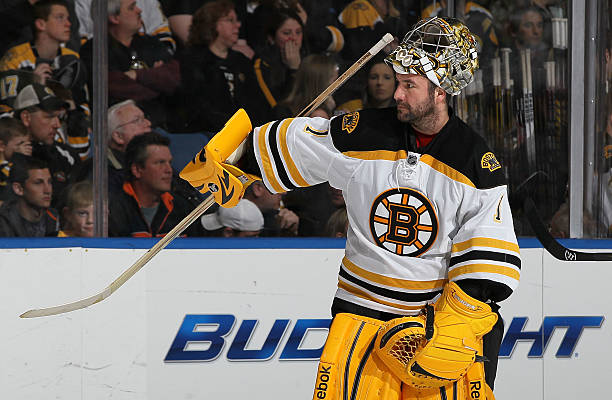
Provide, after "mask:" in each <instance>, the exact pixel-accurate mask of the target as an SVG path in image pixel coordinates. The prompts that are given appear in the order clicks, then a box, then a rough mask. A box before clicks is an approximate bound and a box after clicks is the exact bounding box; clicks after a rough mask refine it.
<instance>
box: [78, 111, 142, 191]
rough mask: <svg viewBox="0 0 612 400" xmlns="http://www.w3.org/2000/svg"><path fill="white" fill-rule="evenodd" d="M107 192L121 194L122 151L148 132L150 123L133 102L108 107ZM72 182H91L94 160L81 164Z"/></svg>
mask: <svg viewBox="0 0 612 400" xmlns="http://www.w3.org/2000/svg"><path fill="white" fill-rule="evenodd" d="M106 115H107V128H108V139H107V141H108V150H107V154H106V156H107V158H108V163H107V165H108V190H109V192H110V193H114V192H121V191H122V186H123V180H124V178H125V149H126V148H127V145H128V143H129V142H130V140H132V139H133V138H134V137H136V136H139V135H143V134H145V133H150V132H151V121H149V120H148V119H147V118H146V117H145V115H144V112H143V111H142V110H141V109H140V108H139V107H138V106H137V105H136V103H135V102H134V101H133V100H124V101H122V102H121V103H117V104H113V105H112V106H110V107H109V108H108V111H107V113H106ZM72 178H73V181H74V182H79V181H82V180H92V179H93V160H92V159H89V160H87V161H85V162H84V163H83V165H82V166H81V168H80V169H79V171H78V172H76V173H75V174H74V175H73V177H72Z"/></svg>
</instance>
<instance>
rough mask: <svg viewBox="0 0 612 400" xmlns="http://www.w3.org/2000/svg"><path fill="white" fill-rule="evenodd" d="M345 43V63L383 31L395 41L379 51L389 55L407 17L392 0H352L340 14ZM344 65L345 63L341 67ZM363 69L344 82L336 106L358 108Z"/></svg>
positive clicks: (341, 108) (350, 62)
mask: <svg viewBox="0 0 612 400" xmlns="http://www.w3.org/2000/svg"><path fill="white" fill-rule="evenodd" d="M338 20H339V21H340V23H341V28H342V33H343V35H344V38H345V46H344V49H343V50H342V53H341V55H342V57H343V59H344V60H345V61H346V63H347V66H348V65H351V64H352V63H354V62H355V61H357V60H358V59H359V58H360V57H361V56H362V55H363V54H364V53H365V52H366V51H368V50H369V49H370V47H372V46H373V45H374V44H375V43H376V42H378V41H379V40H380V39H381V37H382V36H383V35H384V34H386V33H391V34H392V35H393V36H394V37H395V40H394V41H393V42H391V43H390V44H388V45H387V46H386V47H385V48H384V49H383V50H382V52H381V53H383V54H385V55H386V54H388V53H389V52H390V51H391V49H393V48H395V47H396V46H397V44H398V42H397V40H398V38H399V39H401V35H403V34H404V33H405V32H406V31H407V26H406V23H407V21H409V19H408V18H405V17H400V13H399V10H398V9H397V7H396V6H395V2H394V1H390V0H354V1H352V2H350V3H349V4H348V5H347V6H346V7H344V9H343V10H342V12H341V13H340V15H339V16H338ZM342 67H346V66H342ZM365 79H366V78H365V71H363V70H362V71H358V72H357V74H356V75H355V77H353V79H352V80H350V81H349V82H347V84H346V85H343V87H342V88H340V89H339V90H338V92H337V93H336V102H337V103H338V109H339V110H342V111H344V112H351V111H356V110H358V109H359V108H360V106H361V105H362V104H363V103H362V96H363V85H362V82H364V81H365Z"/></svg>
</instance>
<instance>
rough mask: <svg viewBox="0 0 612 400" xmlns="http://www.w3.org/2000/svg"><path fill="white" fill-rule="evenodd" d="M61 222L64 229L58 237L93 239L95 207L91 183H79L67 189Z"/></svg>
mask: <svg viewBox="0 0 612 400" xmlns="http://www.w3.org/2000/svg"><path fill="white" fill-rule="evenodd" d="M61 222H62V227H63V229H62V230H61V231H59V233H58V234H57V236H58V237H68V236H78V237H93V235H94V206H93V187H92V185H91V182H89V181H83V182H78V183H75V184H74V185H71V186H70V187H69V188H68V189H67V195H66V206H65V207H64V208H63V210H62V218H61Z"/></svg>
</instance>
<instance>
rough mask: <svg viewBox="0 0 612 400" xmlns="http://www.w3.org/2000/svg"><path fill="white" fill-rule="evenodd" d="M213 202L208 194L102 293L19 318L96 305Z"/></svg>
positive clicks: (38, 310)
mask: <svg viewBox="0 0 612 400" xmlns="http://www.w3.org/2000/svg"><path fill="white" fill-rule="evenodd" d="M214 202H215V199H214V197H213V196H212V195H211V194H210V192H208V194H207V197H206V198H205V199H204V201H203V202H202V203H200V205H199V206H197V207H196V208H195V209H194V210H193V211H192V212H190V213H189V215H187V216H186V217H185V218H184V219H183V220H182V221H181V222H179V223H178V224H177V225H176V226H175V227H174V228H172V230H171V231H170V232H168V233H167V234H166V235H165V236H164V237H163V238H162V239H161V240H160V241H159V242H157V243H156V244H155V246H153V247H151V248H150V249H149V250H148V251H147V252H146V253H145V254H143V255H142V256H141V257H140V258H139V259H138V260H137V261H136V262H135V263H134V264H133V265H132V266H131V267H130V268H128V269H127V270H125V271H124V272H123V273H122V274H121V275H119V277H118V278H117V279H115V280H114V281H113V282H112V283H111V284H110V285H108V286H107V287H106V288H105V289H104V290H103V291H101V292H100V293H98V294H95V295H93V296H91V297H88V298H86V299H83V300H79V301H75V302H73V303H68V304H64V305H61V306H56V307H49V308H41V309H35V310H30V311H26V312H24V313H23V314H21V315H20V317H21V318H34V317H45V316H48V315H55V314H63V313H67V312H70V311H75V310H80V309H81V308H85V307H89V306H91V305H92V304H96V303H98V302H100V301H102V300H104V299H105V298H107V297H108V296H110V295H111V294H113V293H114V292H115V291H116V290H117V289H119V288H120V287H121V286H122V285H123V284H124V283H125V282H127V280H128V279H130V278H131V277H132V276H134V274H135V273H136V272H138V271H140V269H141V268H142V267H144V266H145V264H146V263H148V262H149V261H150V260H151V259H152V258H153V257H155V255H157V253H159V252H160V251H161V250H162V249H163V248H165V247H166V246H167V245H168V244H169V243H170V242H171V241H172V240H174V239H175V238H176V237H177V236H178V235H180V234H181V233H182V232H183V231H184V230H185V229H187V227H188V226H189V225H191V224H192V223H193V221H195V220H196V219H198V218H199V217H200V216H201V215H202V214H204V212H205V211H206V210H208V208H209V207H210V206H212V205H213V203H214Z"/></svg>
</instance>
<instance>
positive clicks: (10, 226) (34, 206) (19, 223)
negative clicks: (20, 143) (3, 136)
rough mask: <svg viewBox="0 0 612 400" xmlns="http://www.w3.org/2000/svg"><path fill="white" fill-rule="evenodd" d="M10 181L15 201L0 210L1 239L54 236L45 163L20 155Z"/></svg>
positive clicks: (55, 223)
mask: <svg viewBox="0 0 612 400" xmlns="http://www.w3.org/2000/svg"><path fill="white" fill-rule="evenodd" d="M9 181H10V183H11V188H12V190H13V192H14V194H15V199H13V200H10V201H7V202H6V203H4V204H3V205H2V206H1V207H0V236H2V237H42V236H55V235H56V234H57V230H58V228H59V226H58V220H57V212H56V211H55V210H54V209H52V208H50V206H51V196H52V193H53V186H52V183H51V173H50V172H49V168H48V167H47V164H46V163H45V162H44V161H41V160H37V159H35V158H32V157H28V156H19V157H17V159H16V160H15V162H14V164H13V167H12V168H11V174H10V178H9Z"/></svg>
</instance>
